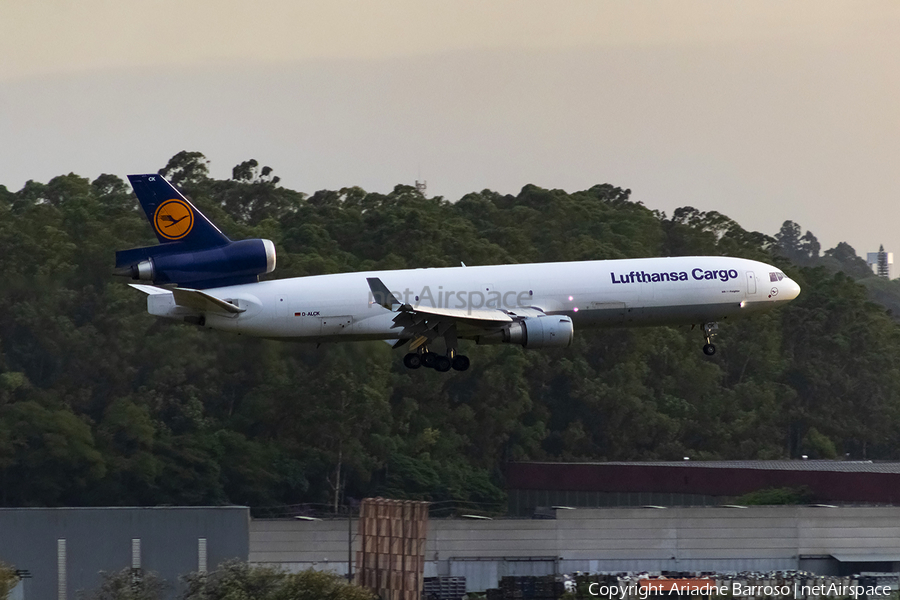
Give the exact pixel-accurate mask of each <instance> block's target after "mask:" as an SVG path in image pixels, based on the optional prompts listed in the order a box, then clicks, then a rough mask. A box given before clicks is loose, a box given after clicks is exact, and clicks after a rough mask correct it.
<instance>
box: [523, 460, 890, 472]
mask: <svg viewBox="0 0 900 600" xmlns="http://www.w3.org/2000/svg"><path fill="white" fill-rule="evenodd" d="M513 464H518V465H541V466H548V467H549V466H553V465H557V466H562V465H584V466H589V465H590V466H617V467H637V468H640V467H666V468H671V467H682V468H687V469H755V470H761V471H828V472H835V473H900V462H874V461H871V460H672V461H631V462H626V461H620V462H617V461H610V462H565V463H563V462H521V463H513Z"/></svg>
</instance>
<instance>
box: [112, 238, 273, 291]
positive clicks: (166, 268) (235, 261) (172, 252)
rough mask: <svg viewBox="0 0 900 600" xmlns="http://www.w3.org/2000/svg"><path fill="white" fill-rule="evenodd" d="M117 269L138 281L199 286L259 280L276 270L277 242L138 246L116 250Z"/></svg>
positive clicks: (208, 286)
mask: <svg viewBox="0 0 900 600" xmlns="http://www.w3.org/2000/svg"><path fill="white" fill-rule="evenodd" d="M116 268H117V272H118V273H119V274H120V275H125V276H130V277H131V278H132V279H134V280H137V281H146V282H150V283H154V284H166V283H174V284H177V285H179V286H182V287H192V288H197V289H203V288H211V287H222V286H226V285H239V284H242V283H255V282H257V281H259V276H260V275H262V274H264V273H271V272H272V271H274V270H275V244H273V243H272V242H271V241H270V240H261V239H253V240H240V241H237V242H229V243H228V244H225V245H223V246H219V247H216V248H206V249H202V250H189V249H185V248H183V247H181V245H180V244H177V243H175V244H161V245H159V246H151V247H148V248H134V249H132V250H124V251H122V252H116Z"/></svg>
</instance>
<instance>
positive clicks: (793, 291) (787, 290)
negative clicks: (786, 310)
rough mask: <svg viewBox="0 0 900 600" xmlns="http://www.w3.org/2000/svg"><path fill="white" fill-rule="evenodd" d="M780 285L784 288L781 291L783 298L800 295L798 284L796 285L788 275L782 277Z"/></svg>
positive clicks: (792, 297)
mask: <svg viewBox="0 0 900 600" xmlns="http://www.w3.org/2000/svg"><path fill="white" fill-rule="evenodd" d="M782 287H783V288H784V291H783V292H782V293H783V296H782V298H784V299H785V300H793V299H794V298H796V297H797V296H799V295H800V286H799V285H797V282H796V281H794V280H793V279H791V278H790V277H785V278H784V281H782Z"/></svg>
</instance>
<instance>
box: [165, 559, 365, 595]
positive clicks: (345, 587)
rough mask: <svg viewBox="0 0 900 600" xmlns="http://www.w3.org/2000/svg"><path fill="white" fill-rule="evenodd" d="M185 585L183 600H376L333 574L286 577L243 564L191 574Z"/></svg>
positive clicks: (288, 574)
mask: <svg viewBox="0 0 900 600" xmlns="http://www.w3.org/2000/svg"><path fill="white" fill-rule="evenodd" d="M185 583H186V585H187V589H186V591H185V593H184V594H183V595H182V597H181V599H182V600H239V599H244V598H247V599H251V598H252V599H253V600H374V595H373V594H372V593H371V592H369V591H368V590H365V589H364V588H361V587H358V586H356V585H353V584H350V583H347V581H346V580H345V579H344V578H343V577H341V576H339V575H336V574H334V573H328V572H319V571H313V570H308V571H300V572H298V573H286V572H284V571H281V570H279V569H272V568H270V567H262V566H252V565H249V564H247V563H244V562H240V561H230V562H226V563H223V564H221V565H219V567H218V568H217V569H216V570H215V571H213V572H211V573H208V574H207V573H191V574H190V575H188V576H187V577H185Z"/></svg>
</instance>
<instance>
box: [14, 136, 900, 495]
mask: <svg viewBox="0 0 900 600" xmlns="http://www.w3.org/2000/svg"><path fill="white" fill-rule="evenodd" d="M161 172H163V173H164V174H166V175H167V176H168V177H170V178H172V179H173V180H174V181H176V182H177V183H178V184H179V185H181V186H182V187H183V189H184V190H185V191H186V193H187V194H189V195H190V196H191V199H192V201H193V202H195V203H196V204H197V205H198V206H199V207H201V209H202V210H204V211H205V212H206V213H207V214H209V215H210V217H211V218H212V219H213V220H214V221H215V222H216V223H217V224H219V225H220V226H221V228H222V229H223V230H224V231H226V232H227V233H228V234H229V235H230V236H232V237H233V238H245V237H266V238H270V239H272V240H273V241H274V242H275V244H276V246H277V249H278V265H279V266H278V271H277V275H278V277H288V276H301V275H313V274H319V273H332V272H348V271H356V270H365V269H396V268H406V267H439V266H456V265H458V264H459V263H460V261H462V262H465V263H466V264H467V265H482V264H497V263H515V262H520V263H522V262H529V261H554V260H561V261H562V260H588V259H604V258H623V257H641V256H666V255H669V256H675V255H698V254H711V255H731V256H743V257H748V258H753V259H758V260H763V261H766V262H775V263H777V264H779V265H781V267H782V268H783V269H785V270H786V271H787V272H788V273H789V275H790V276H791V277H793V278H795V279H796V280H797V281H798V282H799V283H800V285H801V286H802V288H803V293H802V294H801V295H800V297H799V298H798V299H797V300H795V301H794V302H792V303H791V304H790V305H788V306H786V307H784V308H782V309H780V310H777V311H774V312H771V313H767V314H760V315H757V316H754V317H753V318H752V319H750V320H744V321H734V322H731V321H724V322H723V323H722V324H721V335H720V336H719V338H718V340H717V343H718V346H719V349H720V351H719V353H717V354H716V356H715V357H714V358H708V357H705V356H704V355H703V354H702V353H701V352H699V345H700V343H701V340H700V336H699V334H698V333H697V332H691V331H690V330H689V328H686V327H684V328H674V327H657V328H647V329H632V330H628V329H608V330H600V331H590V332H588V331H580V332H577V333H576V337H575V344H574V346H573V347H572V348H569V349H566V350H549V351H537V352H531V351H524V350H522V349H521V348H518V347H510V346H499V347H490V346H488V347H484V346H469V347H466V350H465V351H466V353H467V354H468V355H469V356H470V357H471V359H472V368H471V369H470V370H468V371H466V372H464V373H453V374H440V373H436V372H433V371H424V370H420V371H416V372H410V371H407V370H406V369H404V368H403V367H402V365H401V364H400V360H399V356H398V355H397V353H392V352H391V350H390V349H389V348H388V347H387V346H386V345H385V344H382V343H371V344H356V345H334V346H330V347H327V346H326V347H323V348H321V349H315V348H313V347H309V346H299V345H293V344H283V343H277V342H271V341H265V340H255V339H246V338H244V337H239V336H232V335H229V334H225V333H221V332H211V331H207V330H201V329H196V328H192V327H190V326H187V325H183V324H179V323H175V322H164V321H158V320H156V319H154V318H153V317H151V316H149V315H147V314H146V304H145V299H144V298H143V297H142V296H141V295H140V294H138V293H136V292H134V291H133V290H131V289H130V288H128V287H127V286H126V285H124V282H123V281H121V280H116V279H115V278H113V277H112V276H111V270H112V257H113V255H114V252H115V250H117V249H123V248H129V247H135V246H144V245H151V244H153V243H155V241H154V237H153V235H152V231H151V229H150V227H149V226H148V224H147V222H146V220H145V218H144V216H143V214H142V212H141V210H140V208H139V206H138V203H137V202H136V200H135V198H134V197H133V195H132V194H131V192H130V189H129V187H128V185H127V184H126V183H125V182H124V181H123V180H121V179H120V178H118V177H116V176H114V175H101V176H100V177H98V178H97V179H96V180H94V181H88V180H87V179H83V178H81V177H78V176H76V175H74V174H69V175H64V176H60V177H55V178H54V179H52V180H51V181H49V182H47V183H36V182H33V181H30V182H28V183H27V184H26V185H25V186H24V187H23V188H22V189H21V190H19V191H17V192H9V191H8V190H6V189H5V188H0V281H3V285H2V286H0V302H2V306H3V307H4V310H3V311H0V504H2V505H6V506H10V505H16V506H21V505H25V506H29V505H74V506H78V505H97V504H100V505H156V504H192V505H197V504H223V503H239V504H248V505H251V506H253V507H254V508H255V509H256V510H261V511H262V510H277V507H279V506H284V505H295V504H299V503H309V504H321V505H325V506H329V507H331V509H334V507H335V504H338V505H342V504H346V503H348V502H350V501H352V500H353V499H359V498H362V497H365V496H369V495H375V494H381V495H388V496H392V497H397V498H414V499H426V500H430V501H433V502H440V503H442V504H441V506H457V505H464V506H476V507H480V508H482V509H483V510H485V511H489V512H495V511H500V510H502V507H503V502H504V495H503V491H502V490H503V479H502V472H503V465H504V464H505V463H506V462H508V461H513V460H634V459H681V458H682V457H683V456H691V457H692V458H694V459H715V458H720V459H754V458H757V459H766V458H784V457H799V456H801V455H803V454H807V455H809V456H811V457H834V456H844V455H848V454H849V455H850V456H851V457H853V458H880V459H890V458H900V454H898V453H900V433H898V432H900V427H898V424H900V366H898V365H900V360H898V357H900V329H898V325H897V324H896V323H895V322H894V321H893V320H892V319H891V318H890V316H889V315H888V314H887V313H886V312H885V310H884V308H883V307H882V306H880V305H877V304H874V303H872V302H870V301H869V299H870V298H875V299H878V300H879V301H881V302H883V303H885V304H890V305H891V306H896V307H897V308H898V310H900V289H895V288H896V286H895V285H894V283H895V282H888V281H884V280H881V279H879V278H874V277H869V276H868V274H870V271H868V268H867V267H865V263H862V267H861V266H860V262H861V259H859V258H858V257H857V256H856V255H855V252H853V250H852V248H850V247H849V246H847V245H846V244H839V245H838V246H836V247H835V248H833V249H830V250H826V251H825V253H824V255H821V252H820V250H821V249H820V248H819V246H818V242H817V241H816V240H815V236H813V235H812V234H811V233H810V232H806V233H805V234H803V235H801V231H802V229H801V228H800V226H799V225H797V224H795V223H791V222H787V223H785V225H784V226H783V227H782V230H781V231H780V232H779V233H778V234H777V235H775V236H774V237H770V236H767V235H764V234H761V233H758V232H749V231H746V230H744V229H743V228H741V227H740V226H739V225H738V224H737V223H735V222H734V221H732V220H731V219H729V218H728V217H727V216H725V215H722V214H720V213H717V212H714V211H710V212H702V211H698V210H696V209H694V208H691V207H684V208H679V209H677V210H676V211H675V212H674V213H673V215H672V217H671V218H668V217H666V215H663V214H661V213H657V212H654V211H651V210H649V209H648V208H646V207H644V206H643V205H641V204H640V203H636V202H632V201H631V200H630V199H629V196H630V190H627V189H622V188H620V187H615V186H613V185H609V184H603V185H596V186H594V187H592V188H590V189H588V190H584V191H579V192H574V193H567V192H564V191H562V190H545V189H541V188H538V187H536V186H533V185H528V186H525V187H524V188H523V189H522V190H521V192H520V193H519V194H516V195H503V194H498V193H496V192H492V191H490V190H483V191H481V192H477V193H471V194H467V195H466V196H464V197H463V198H462V199H460V200H459V201H457V202H450V201H448V200H446V199H444V198H440V197H437V198H427V197H425V196H424V195H422V194H421V192H419V191H418V190H416V189H415V188H413V187H410V186H403V185H399V186H397V187H395V188H394V190H392V191H391V192H390V193H387V194H378V193H368V192H366V191H364V190H361V189H359V188H344V189H340V190H321V191H318V192H316V193H315V194H313V195H312V196H310V197H308V198H307V197H306V196H305V195H304V194H302V193H299V192H295V191H292V190H287V189H285V188H283V187H281V186H280V185H279V181H278V180H277V177H275V176H274V175H273V172H272V170H271V169H270V168H268V167H264V166H262V167H261V166H260V164H259V163H258V162H257V161H255V160H248V161H245V162H242V163H241V164H239V165H237V166H236V167H235V168H234V170H233V172H232V176H233V177H232V179H228V180H216V179H212V178H210V176H209V170H208V166H207V161H206V158H205V157H204V156H203V155H202V154H200V153H198V152H180V153H179V154H177V155H175V156H174V157H173V158H172V159H171V160H170V161H169V163H168V164H167V165H166V166H165V167H164V168H163V169H162V170H161ZM790 261H793V264H792V263H791V262H790ZM864 276H865V278H863V277H864ZM853 277H860V278H863V279H861V281H862V282H863V283H864V284H865V285H866V286H867V287H865V288H864V287H862V286H861V285H860V284H859V283H857V282H856V281H854V279H853ZM891 302H893V304H891ZM895 314H897V316H900V312H898V313H895Z"/></svg>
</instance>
